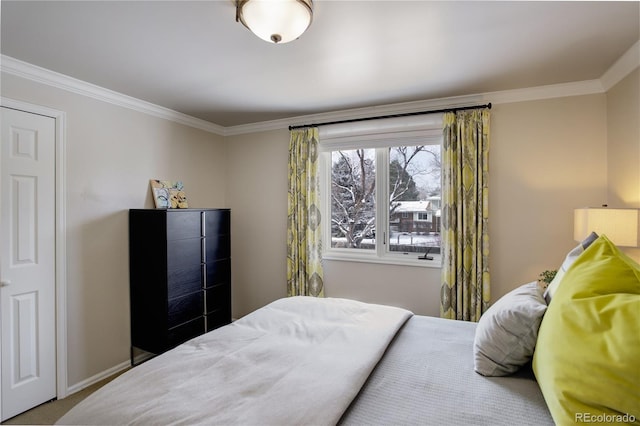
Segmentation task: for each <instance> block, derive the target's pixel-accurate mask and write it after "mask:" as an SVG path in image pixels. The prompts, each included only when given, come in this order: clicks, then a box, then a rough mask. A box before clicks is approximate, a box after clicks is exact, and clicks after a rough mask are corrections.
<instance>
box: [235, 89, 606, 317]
mask: <svg viewBox="0 0 640 426" xmlns="http://www.w3.org/2000/svg"><path fill="white" fill-rule="evenodd" d="M606 137H607V135H606V104H605V96H604V95H591V96H580V97H570V98H560V99H551V100H545V101H535V102H520V103H513V104H503V105H496V106H495V107H494V109H493V111H492V140H491V153H490V167H491V172H490V176H491V178H490V179H491V181H490V215H491V225H490V226H491V228H490V238H491V270H492V294H493V299H494V300H495V299H497V298H498V297H500V296H502V295H503V294H505V293H506V292H507V291H509V290H511V289H513V288H515V287H516V286H517V285H519V284H522V283H525V282H529V281H534V280H535V279H536V278H537V276H538V274H539V273H540V272H542V271H543V270H545V269H555V268H557V266H558V265H559V264H560V262H561V261H562V259H563V257H564V254H566V252H567V251H568V250H569V249H570V248H571V247H572V246H573V245H575V243H574V241H573V238H572V229H573V225H572V220H573V219H572V218H573V209H574V208H575V207H579V206H583V205H590V204H593V203H596V204H600V203H602V202H605V201H604V200H606V196H607V190H606V178H607V176H606V173H607V164H606V161H605V160H604V159H605V158H606V154H607V152H606V150H607V146H606ZM288 138H289V136H288V132H287V131H286V130H281V131H271V132H262V133H256V134H249V135H242V136H234V137H229V138H227V142H228V144H227V149H228V154H229V163H230V164H232V165H233V167H231V170H230V174H229V187H228V188H229V190H228V191H229V192H228V195H227V199H228V201H229V205H230V207H231V208H232V210H233V212H234V224H233V232H234V239H233V241H234V246H233V248H232V250H233V254H234V259H235V262H234V269H233V276H234V298H235V300H234V313H235V315H240V316H241V315H244V314H246V313H248V312H250V311H252V310H254V309H257V308H258V307H260V306H262V305H264V304H265V303H267V302H269V301H271V300H274V299H276V298H278V297H282V296H284V295H285V294H286V286H285V282H286V276H285V274H286V270H285V268H286V263H285V253H286V220H285V217H286V192H287V181H286V157H287V149H288V148H287V147H288ZM238 258H241V259H243V260H244V259H250V260H251V261H250V262H244V261H238V260H237V259H238ZM247 265H250V267H247ZM324 267H325V270H324V272H325V289H326V294H327V296H331V297H349V298H353V299H358V300H363V301H368V302H374V303H387V304H394V305H398V306H402V307H406V308H408V309H411V310H412V311H413V312H415V313H417V314H423V315H439V307H438V306H439V305H438V303H439V302H438V298H439V290H440V270H439V269H437V268H421V267H400V266H388V265H377V264H369V263H359V262H344V261H328V260H325V262H324Z"/></svg>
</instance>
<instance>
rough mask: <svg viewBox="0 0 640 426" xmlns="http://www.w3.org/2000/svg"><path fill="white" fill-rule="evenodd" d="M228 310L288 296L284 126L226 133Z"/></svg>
mask: <svg viewBox="0 0 640 426" xmlns="http://www.w3.org/2000/svg"><path fill="white" fill-rule="evenodd" d="M226 142H227V162H228V164H230V166H229V172H228V175H227V201H228V203H229V207H231V214H232V218H231V235H232V244H231V258H232V259H233V261H232V271H231V276H232V285H233V289H232V303H233V315H234V317H236V318H238V317H241V316H244V315H246V314H248V313H249V312H251V311H254V310H255V309H257V308H259V307H261V306H264V305H266V304H267V303H269V302H272V301H274V300H276V299H279V298H281V297H285V296H286V295H287V270H286V265H287V264H286V259H287V238H286V235H287V158H288V151H289V131H288V130H287V129H282V130H274V131H270V132H261V133H255V134H248V135H241V136H232V137H227V141H226Z"/></svg>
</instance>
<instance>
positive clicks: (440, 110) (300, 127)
mask: <svg viewBox="0 0 640 426" xmlns="http://www.w3.org/2000/svg"><path fill="white" fill-rule="evenodd" d="M476 108H488V109H491V103H488V104H485V105H472V106H463V107H456V108H443V109H432V110H429V111H417V112H405V113H402V114H390V115H379V116H376V117H364V118H351V119H348V120H338V121H325V122H323V123H312V124H301V125H299V126H289V130H295V129H304V128H306V127H319V126H328V125H330V124H343V123H355V122H357V121H369V120H381V119H384V118H397V117H410V116H412V115H424V114H437V113H440V112H456V111H463V110H467V109H476Z"/></svg>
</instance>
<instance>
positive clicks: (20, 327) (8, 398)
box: [0, 107, 56, 420]
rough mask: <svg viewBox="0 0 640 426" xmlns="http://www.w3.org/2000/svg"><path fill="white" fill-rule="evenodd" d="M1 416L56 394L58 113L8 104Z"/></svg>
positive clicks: (0, 206) (2, 164)
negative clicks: (33, 111) (38, 112)
mask: <svg viewBox="0 0 640 426" xmlns="http://www.w3.org/2000/svg"><path fill="white" fill-rule="evenodd" d="M0 112H1V114H2V147H1V149H0V190H1V191H0V192H1V195H0V345H1V348H0V375H1V377H0V385H1V386H0V419H1V420H5V419H8V418H10V417H13V416H15V415H17V414H19V413H21V412H23V411H26V410H28V409H30V408H32V407H34V406H36V405H39V404H41V403H43V402H45V401H48V400H50V399H53V398H55V397H56V317H55V306H56V304H55V295H56V291H55V282H56V281H55V276H56V275H55V272H56V271H55V247H56V246H55V137H56V136H55V135H56V133H55V120H54V119H53V118H50V117H45V116H41V115H36V114H30V113H26V112H23V111H18V110H14V109H9V108H5V107H2V108H0Z"/></svg>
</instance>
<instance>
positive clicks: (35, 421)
mask: <svg viewBox="0 0 640 426" xmlns="http://www.w3.org/2000/svg"><path fill="white" fill-rule="evenodd" d="M120 374H121V373H118V374H115V375H113V376H111V377H109V378H106V379H104V380H101V381H99V382H97V383H94V384H93V385H91V386H89V387H86V388H84V389H82V390H81V391H78V392H76V393H74V394H72V395H69V396H68V397H66V398H64V399H55V400H53V401H50V402H45V403H44V404H41V405H38V406H37V407H34V408H32V409H31V410H29V411H25V412H24V413H22V414H19V415H17V416H15V417H12V418H10V419H8V420H5V421H4V422H2V425H53V424H54V423H55V422H57V421H58V419H60V418H61V417H62V416H64V415H65V414H66V413H67V411H69V410H71V409H72V408H73V407H74V406H75V405H76V404H78V403H79V402H80V401H82V400H83V399H85V398H86V397H88V396H89V395H91V394H92V393H93V392H95V391H96V390H98V389H100V388H101V387H102V386H104V385H105V384H107V383H109V382H110V381H111V380H113V379H115V378H116V377H118V376H119V375H120Z"/></svg>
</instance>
